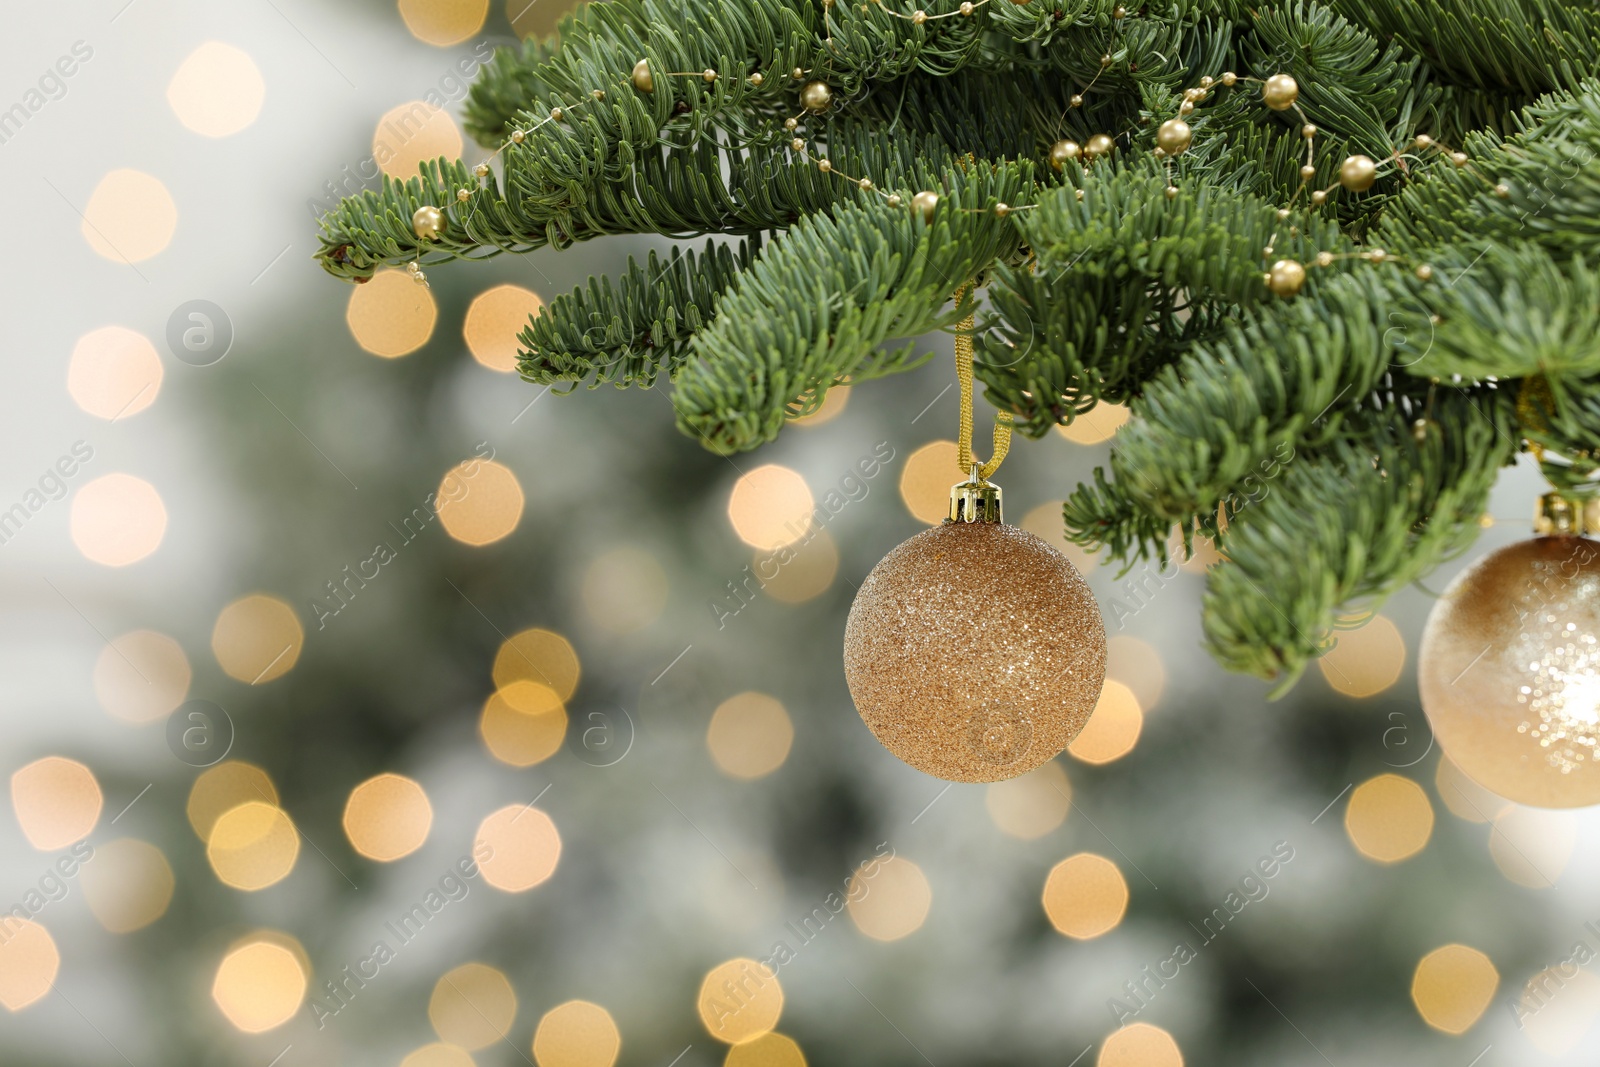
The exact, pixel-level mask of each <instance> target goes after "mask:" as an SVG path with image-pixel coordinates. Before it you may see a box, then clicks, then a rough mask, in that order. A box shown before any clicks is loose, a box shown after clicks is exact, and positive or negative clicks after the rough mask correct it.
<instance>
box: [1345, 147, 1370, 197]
mask: <svg viewBox="0 0 1600 1067" xmlns="http://www.w3.org/2000/svg"><path fill="white" fill-rule="evenodd" d="M1377 180H1378V165H1377V164H1376V163H1374V162H1373V161H1372V159H1371V157H1369V156H1362V155H1355V156H1346V157H1345V160H1344V162H1343V163H1340V164H1339V184H1340V185H1342V186H1344V187H1345V188H1346V189H1349V190H1350V191H1351V192H1352V193H1361V192H1365V191H1366V190H1368V189H1371V188H1372V185H1373V183H1374V182H1376V181H1377Z"/></svg>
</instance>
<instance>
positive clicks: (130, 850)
mask: <svg viewBox="0 0 1600 1067" xmlns="http://www.w3.org/2000/svg"><path fill="white" fill-rule="evenodd" d="M78 877H79V879H80V880H81V881H82V882H83V896H84V899H85V900H86V901H87V902H88V904H89V911H90V912H91V913H93V915H94V917H95V918H96V919H97V920H99V922H100V925H101V926H103V927H105V928H106V929H107V930H109V931H110V932H111V933H113V934H127V933H132V932H133V931H135V930H142V929H144V928H145V927H146V926H149V925H150V924H151V923H153V922H155V921H156V920H157V919H159V918H161V916H163V915H165V914H166V913H167V905H169V904H171V903H172V891H173V889H174V888H175V887H176V885H177V882H176V881H175V880H174V878H173V875H172V865H171V864H170V863H168V862H167V857H166V855H165V854H164V853H163V852H162V851H161V850H160V849H159V848H157V847H156V846H155V845H152V844H151V843H150V842H148V841H140V840H138V839H137V838H131V837H123V838H118V839H117V840H115V841H108V842H106V843H105V844H103V845H96V846H95V850H94V857H93V859H91V860H90V861H89V862H87V863H85V864H84V865H83V870H82V871H81V872H80V874H79V875H78Z"/></svg>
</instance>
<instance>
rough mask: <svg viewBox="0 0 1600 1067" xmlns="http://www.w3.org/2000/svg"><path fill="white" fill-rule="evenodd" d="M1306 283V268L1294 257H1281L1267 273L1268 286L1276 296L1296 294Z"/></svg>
mask: <svg viewBox="0 0 1600 1067" xmlns="http://www.w3.org/2000/svg"><path fill="white" fill-rule="evenodd" d="M1305 283H1306V269H1305V268H1304V267H1302V266H1301V265H1300V264H1299V263H1296V262H1295V261H1294V260H1292V259H1280V260H1278V262H1276V263H1274V264H1273V265H1272V270H1271V271H1269V272H1268V273H1267V288H1268V289H1271V290H1272V293H1273V295H1274V296H1286V297H1287V296H1294V295H1295V294H1296V293H1298V292H1299V291H1300V287H1301V286H1302V285H1304V284H1305Z"/></svg>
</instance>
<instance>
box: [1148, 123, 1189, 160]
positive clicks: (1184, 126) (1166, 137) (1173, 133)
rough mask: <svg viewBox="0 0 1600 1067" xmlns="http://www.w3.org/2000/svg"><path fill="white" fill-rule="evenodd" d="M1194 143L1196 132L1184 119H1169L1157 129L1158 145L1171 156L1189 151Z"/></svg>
mask: <svg viewBox="0 0 1600 1067" xmlns="http://www.w3.org/2000/svg"><path fill="white" fill-rule="evenodd" d="M1193 142H1194V130H1193V129H1192V128H1191V127H1190V126H1189V124H1188V123H1187V122H1184V121H1183V120H1182V119H1168V120H1167V121H1166V122H1163V123H1162V124H1161V125H1160V126H1159V127H1158V128H1157V129H1156V144H1158V145H1160V146H1161V150H1162V151H1163V152H1165V153H1166V154H1167V155H1169V156H1175V155H1178V154H1179V153H1181V152H1186V151H1188V150H1189V145H1190V144H1192V143H1193Z"/></svg>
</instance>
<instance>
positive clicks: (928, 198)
mask: <svg viewBox="0 0 1600 1067" xmlns="http://www.w3.org/2000/svg"><path fill="white" fill-rule="evenodd" d="M938 206H939V194H938V193H930V192H926V191H924V192H920V193H918V194H917V195H916V196H913V197H912V198H911V210H912V211H915V212H916V213H917V214H918V215H921V216H922V221H923V222H932V221H933V209H934V208H936V207H938Z"/></svg>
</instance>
